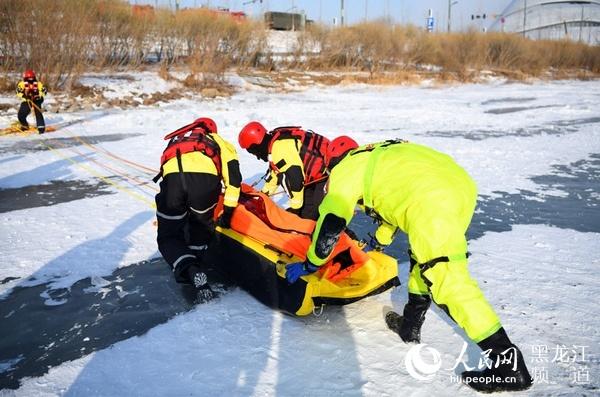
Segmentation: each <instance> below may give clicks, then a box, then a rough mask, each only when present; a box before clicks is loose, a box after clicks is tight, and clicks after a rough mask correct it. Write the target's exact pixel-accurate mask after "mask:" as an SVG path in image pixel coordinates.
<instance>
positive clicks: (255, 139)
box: [238, 121, 267, 149]
mask: <svg viewBox="0 0 600 397" xmlns="http://www.w3.org/2000/svg"><path fill="white" fill-rule="evenodd" d="M266 134H267V129H266V128H265V127H264V126H263V125H262V124H261V123H259V122H258V121H251V122H249V123H248V124H246V126H245V127H244V128H242V130H241V131H240V135H239V136H238V142H239V143H240V146H241V147H242V149H248V148H249V147H250V146H252V145H259V144H260V143H261V142H262V141H263V139H264V138H265V135H266Z"/></svg>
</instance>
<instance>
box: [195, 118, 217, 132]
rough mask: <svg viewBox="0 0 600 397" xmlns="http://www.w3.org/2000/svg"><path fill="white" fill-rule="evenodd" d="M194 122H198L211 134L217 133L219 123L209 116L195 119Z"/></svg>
mask: <svg viewBox="0 0 600 397" xmlns="http://www.w3.org/2000/svg"><path fill="white" fill-rule="evenodd" d="M194 124H198V125H199V126H200V127H203V128H204V130H205V131H206V132H208V133H209V134H216V133H217V123H215V121H214V120H213V119H209V118H208V117H200V118H199V119H196V120H194Z"/></svg>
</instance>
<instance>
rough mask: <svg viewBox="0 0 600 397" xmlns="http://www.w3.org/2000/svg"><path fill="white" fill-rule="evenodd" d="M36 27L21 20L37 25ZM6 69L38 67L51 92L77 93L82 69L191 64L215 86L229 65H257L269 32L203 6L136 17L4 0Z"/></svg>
mask: <svg viewBox="0 0 600 397" xmlns="http://www.w3.org/2000/svg"><path fill="white" fill-rule="evenodd" d="M33 20H35V22H36V23H17V21H33ZM0 26H2V30H1V32H2V33H1V34H0V68H1V69H2V71H4V72H7V71H20V70H23V69H25V68H33V69H35V70H37V71H39V75H40V78H41V79H42V80H43V81H44V82H46V83H47V84H48V85H49V86H50V87H51V88H53V89H59V88H71V86H72V85H73V84H74V82H76V81H77V78H78V77H79V76H80V75H81V73H82V72H83V71H86V70H91V69H97V68H102V69H103V70H106V69H107V68H108V69H109V70H110V69H117V68H122V67H127V68H130V69H131V68H136V69H141V68H143V67H144V64H145V63H148V62H159V63H160V64H161V65H164V69H161V70H162V73H163V75H168V67H169V66H171V65H175V64H183V65H189V67H190V75H192V79H196V80H198V79H200V80H208V82H207V83H204V82H202V81H201V82H200V84H203V85H206V84H209V85H210V84H216V83H218V82H220V81H222V80H223V75H224V73H225V71H226V70H227V69H228V68H230V67H233V66H235V67H239V68H246V67H252V66H256V65H257V64H258V63H259V59H260V54H262V53H263V52H264V46H265V43H266V40H265V38H266V33H265V30H264V28H263V27H262V26H261V25H259V24H256V23H253V22H248V23H236V22H234V21H233V20H232V19H231V18H228V17H217V16H215V15H214V14H211V13H210V12H207V11H205V10H202V9H196V10H183V11H180V12H177V13H175V12H172V11H170V10H166V9H158V10H156V11H155V12H154V13H142V14H140V13H134V12H132V7H131V4H130V3H128V2H127V1H124V0H77V1H74V0H52V1H48V0H2V1H0Z"/></svg>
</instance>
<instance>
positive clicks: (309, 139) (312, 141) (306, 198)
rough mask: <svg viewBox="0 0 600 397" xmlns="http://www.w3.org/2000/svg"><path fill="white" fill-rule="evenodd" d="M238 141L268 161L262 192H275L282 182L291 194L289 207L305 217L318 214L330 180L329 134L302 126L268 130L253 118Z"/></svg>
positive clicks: (315, 217) (314, 217) (268, 193)
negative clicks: (328, 172) (327, 154)
mask: <svg viewBox="0 0 600 397" xmlns="http://www.w3.org/2000/svg"><path fill="white" fill-rule="evenodd" d="M238 141H239V144H240V146H241V147H242V148H243V149H246V150H247V151H248V152H249V153H251V154H253V155H255V156H256V157H257V158H258V159H259V160H263V161H268V162H269V169H268V173H267V178H266V183H265V185H264V186H263V188H262V192H263V193H265V194H267V195H272V194H273V193H275V191H276V190H277V187H278V185H281V186H282V187H283V188H284V189H285V191H286V192H287V193H288V195H289V201H288V208H287V210H288V211H290V212H292V213H294V214H296V215H298V216H300V217H301V218H304V219H312V220H316V219H317V218H318V216H319V212H318V208H319V204H321V200H323V196H324V195H325V192H324V190H323V189H324V187H325V183H326V180H327V173H326V169H327V167H326V166H325V152H326V150H327V145H329V140H328V139H327V138H325V137H324V136H322V135H319V134H317V133H315V132H312V131H309V130H303V129H301V128H300V127H279V128H276V129H274V130H273V131H270V132H267V129H266V128H265V127H264V126H263V125H262V124H261V123H259V122H257V121H252V122H250V123H248V124H247V125H246V126H244V128H242V130H241V131H240V134H239V137H238Z"/></svg>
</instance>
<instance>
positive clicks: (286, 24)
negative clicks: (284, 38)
mask: <svg viewBox="0 0 600 397" xmlns="http://www.w3.org/2000/svg"><path fill="white" fill-rule="evenodd" d="M264 18H265V24H266V25H267V28H269V29H272V30H304V28H305V27H306V22H307V21H306V15H304V14H294V13H289V12H265V15H264Z"/></svg>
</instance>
